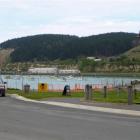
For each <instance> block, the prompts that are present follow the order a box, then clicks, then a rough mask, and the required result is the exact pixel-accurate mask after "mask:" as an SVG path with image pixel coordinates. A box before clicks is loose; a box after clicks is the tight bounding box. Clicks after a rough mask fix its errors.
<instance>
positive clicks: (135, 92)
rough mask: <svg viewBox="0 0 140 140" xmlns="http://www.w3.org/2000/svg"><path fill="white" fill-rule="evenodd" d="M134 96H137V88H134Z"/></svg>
mask: <svg viewBox="0 0 140 140" xmlns="http://www.w3.org/2000/svg"><path fill="white" fill-rule="evenodd" d="M134 97H135V99H136V98H137V90H136V89H134Z"/></svg>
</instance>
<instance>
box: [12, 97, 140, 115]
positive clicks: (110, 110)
mask: <svg viewBox="0 0 140 140" xmlns="http://www.w3.org/2000/svg"><path fill="white" fill-rule="evenodd" d="M10 96H11V97H12V98H15V99H18V100H22V101H26V102H33V103H39V104H46V105H53V106H60V107H65V108H73V109H82V110H88V111H97V112H105V113H113V114H121V115H130V116H138V117H140V111H134V110H124V109H113V108H105V107H97V106H87V105H80V104H71V103H64V102H54V101H36V100H31V99H27V98H25V97H22V96H19V95H17V94H12V95H10Z"/></svg>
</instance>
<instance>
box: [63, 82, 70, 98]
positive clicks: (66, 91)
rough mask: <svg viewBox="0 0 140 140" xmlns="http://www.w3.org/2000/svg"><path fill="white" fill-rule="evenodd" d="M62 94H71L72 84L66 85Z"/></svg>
mask: <svg viewBox="0 0 140 140" xmlns="http://www.w3.org/2000/svg"><path fill="white" fill-rule="evenodd" d="M62 95H63V96H67V95H70V86H69V85H65V87H64V90H63V94H62Z"/></svg>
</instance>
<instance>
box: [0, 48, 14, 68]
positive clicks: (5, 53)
mask: <svg viewBox="0 0 140 140" xmlns="http://www.w3.org/2000/svg"><path fill="white" fill-rule="evenodd" d="M13 51H14V49H0V68H1V67H2V65H3V64H4V63H5V62H6V61H7V59H8V58H9V56H10V54H11V53H12V52H13Z"/></svg>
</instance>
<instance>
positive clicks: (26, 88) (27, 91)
mask: <svg viewBox="0 0 140 140" xmlns="http://www.w3.org/2000/svg"><path fill="white" fill-rule="evenodd" d="M29 91H30V85H24V92H25V93H29Z"/></svg>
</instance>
